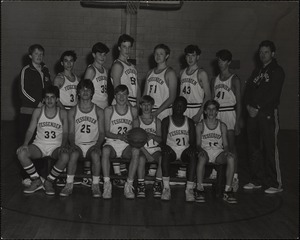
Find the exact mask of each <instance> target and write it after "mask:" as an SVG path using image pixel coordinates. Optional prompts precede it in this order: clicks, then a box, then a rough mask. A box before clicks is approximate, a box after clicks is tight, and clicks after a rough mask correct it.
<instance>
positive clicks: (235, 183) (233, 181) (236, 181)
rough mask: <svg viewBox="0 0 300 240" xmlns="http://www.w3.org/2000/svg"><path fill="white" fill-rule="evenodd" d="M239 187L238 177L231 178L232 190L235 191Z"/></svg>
mask: <svg viewBox="0 0 300 240" xmlns="http://www.w3.org/2000/svg"><path fill="white" fill-rule="evenodd" d="M238 189H239V179H238V178H233V180H232V190H233V192H237V190H238Z"/></svg>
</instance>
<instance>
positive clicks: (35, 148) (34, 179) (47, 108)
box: [17, 86, 69, 195]
mask: <svg viewBox="0 0 300 240" xmlns="http://www.w3.org/2000/svg"><path fill="white" fill-rule="evenodd" d="M58 98H59V90H58V88H57V87H55V86H49V87H47V88H46V89H45V91H44V101H45V105H44V106H42V107H40V108H36V109H35V110H34V111H33V114H32V118H31V122H30V125H29V128H28V130H27V132H26V136H25V140H24V143H23V145H22V146H21V147H19V148H18V150H17V155H18V159H19V161H20V163H21V165H22V166H23V168H24V170H25V171H26V172H27V174H28V175H29V176H30V179H31V184H30V185H29V186H27V187H25V189H24V193H34V192H36V191H38V190H39V189H42V188H44V189H45V192H46V194H48V195H54V194H55V191H54V188H53V182H54V181H55V179H56V178H57V177H58V176H59V174H60V173H61V172H62V171H63V169H64V168H65V167H66V165H67V163H68V160H69V154H68V148H67V140H68V121H67V113H66V111H65V110H62V109H60V108H59V107H57V106H56V102H57V101H58ZM35 128H37V133H36V137H35V140H34V141H33V143H32V144H30V145H28V144H29V141H30V139H31V138H32V136H33V133H34V131H35ZM45 156H51V157H53V158H54V159H58V160H57V162H56V163H55V165H54V166H53V167H52V169H51V171H50V174H49V175H48V176H47V179H46V180H45V182H44V184H43V183H42V181H41V178H40V176H39V174H38V173H37V172H36V169H35V166H34V165H33V163H32V159H37V158H42V157H45Z"/></svg>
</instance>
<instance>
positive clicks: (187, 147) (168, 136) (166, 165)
mask: <svg viewBox="0 0 300 240" xmlns="http://www.w3.org/2000/svg"><path fill="white" fill-rule="evenodd" d="M186 107H187V101H186V99H185V98H184V97H182V96H180V97H177V98H176V99H175V101H174V103H173V107H172V110H173V114H172V115H171V116H168V117H166V118H164V119H163V121H162V125H161V128H162V176H163V177H162V179H163V185H164V188H163V192H162V195H161V199H162V200H170V199H171V189H170V162H171V161H176V160H181V161H182V162H184V163H188V168H187V184H186V190H185V197H186V201H189V202H190V201H194V200H195V198H194V190H193V186H194V172H195V168H196V134H195V124H194V121H193V120H192V119H191V118H188V117H187V116H185V115H183V114H184V112H185V110H186Z"/></svg>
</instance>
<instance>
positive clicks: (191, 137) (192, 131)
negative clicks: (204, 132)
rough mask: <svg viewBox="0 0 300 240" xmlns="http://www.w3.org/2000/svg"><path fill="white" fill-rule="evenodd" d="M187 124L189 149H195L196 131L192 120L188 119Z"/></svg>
mask: <svg viewBox="0 0 300 240" xmlns="http://www.w3.org/2000/svg"><path fill="white" fill-rule="evenodd" d="M188 124H189V143H190V146H191V147H196V145H197V143H196V129H195V123H194V121H193V120H192V119H190V118H188Z"/></svg>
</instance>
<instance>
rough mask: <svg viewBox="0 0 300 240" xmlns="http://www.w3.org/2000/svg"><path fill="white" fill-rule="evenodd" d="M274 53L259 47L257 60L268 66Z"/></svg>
mask: <svg viewBox="0 0 300 240" xmlns="http://www.w3.org/2000/svg"><path fill="white" fill-rule="evenodd" d="M274 54H275V53H274V52H272V51H271V49H270V47H264V46H263V47H261V48H260V49H259V58H260V60H261V62H262V63H263V64H268V63H269V62H271V61H272V57H274Z"/></svg>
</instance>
